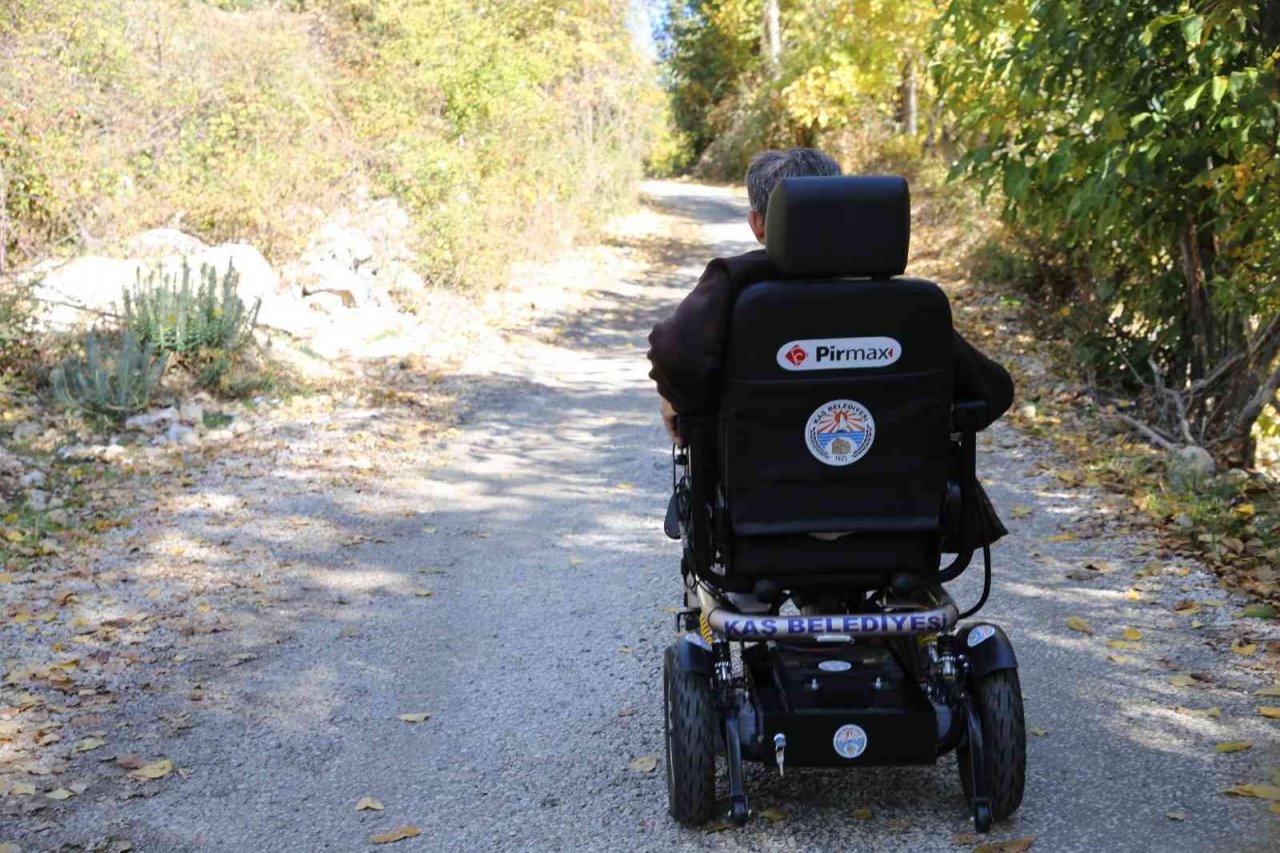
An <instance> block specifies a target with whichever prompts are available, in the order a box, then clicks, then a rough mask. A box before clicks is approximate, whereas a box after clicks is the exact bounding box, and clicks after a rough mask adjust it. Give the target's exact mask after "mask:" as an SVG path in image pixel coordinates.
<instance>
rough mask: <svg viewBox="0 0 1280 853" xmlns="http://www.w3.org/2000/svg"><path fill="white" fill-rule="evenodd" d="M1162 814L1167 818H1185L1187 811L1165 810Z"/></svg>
mask: <svg viewBox="0 0 1280 853" xmlns="http://www.w3.org/2000/svg"><path fill="white" fill-rule="evenodd" d="M1164 816H1165V817H1167V818H1169V820H1186V819H1187V813H1186V812H1181V811H1177V812H1165V813H1164Z"/></svg>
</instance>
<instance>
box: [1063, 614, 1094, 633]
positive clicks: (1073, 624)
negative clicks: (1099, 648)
mask: <svg viewBox="0 0 1280 853" xmlns="http://www.w3.org/2000/svg"><path fill="white" fill-rule="evenodd" d="M1067 627H1068V628H1070V629H1071V630H1072V631H1079V632H1080V633H1082V634H1092V633H1093V626H1092V625H1090V624H1089V623H1088V622H1087V621H1085V619H1084V617H1082V616H1068V617H1067Z"/></svg>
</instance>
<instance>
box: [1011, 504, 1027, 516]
mask: <svg viewBox="0 0 1280 853" xmlns="http://www.w3.org/2000/svg"><path fill="white" fill-rule="evenodd" d="M1009 515H1011V516H1013V517H1014V518H1026V517H1027V516H1029V515H1031V507H1029V506H1015V507H1014V508H1013V509H1011V510H1009Z"/></svg>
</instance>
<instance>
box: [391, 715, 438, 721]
mask: <svg viewBox="0 0 1280 853" xmlns="http://www.w3.org/2000/svg"><path fill="white" fill-rule="evenodd" d="M396 719H397V720H403V721H404V722H406V723H425V722H426V721H427V720H429V719H431V715H430V714H396Z"/></svg>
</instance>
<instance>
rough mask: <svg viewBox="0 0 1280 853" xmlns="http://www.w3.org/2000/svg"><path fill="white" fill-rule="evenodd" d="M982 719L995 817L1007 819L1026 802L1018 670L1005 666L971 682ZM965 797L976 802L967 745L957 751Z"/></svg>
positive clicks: (1024, 736)
mask: <svg viewBox="0 0 1280 853" xmlns="http://www.w3.org/2000/svg"><path fill="white" fill-rule="evenodd" d="M970 688H971V692H972V694H973V699H974V701H975V702H976V704H977V710H978V718H979V719H980V720H981V721H982V751H983V758H984V759H985V760H984V761H983V764H984V765H985V768H986V775H987V795H988V797H990V804H991V817H992V818H994V819H995V820H1004V819H1005V818H1007V817H1009V815H1011V814H1013V813H1014V812H1015V811H1017V810H1018V806H1019V805H1021V804H1022V791H1023V787H1024V786H1025V784H1026V776H1027V732H1026V723H1025V721H1024V720H1023V715H1022V687H1021V685H1020V684H1019V682H1018V671H1017V670H1016V669H1002V670H999V671H997V672H991V673H987V674H986V675H984V676H982V677H981V678H978V679H975V680H974V681H973V682H972V684H971V685H970ZM956 758H957V759H958V761H959V764H960V782H961V784H962V785H963V786H964V793H965V798H966V799H968V800H970V801H972V799H973V791H972V785H971V784H970V782H969V751H968V748H967V746H961V748H960V749H958V750H956Z"/></svg>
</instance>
